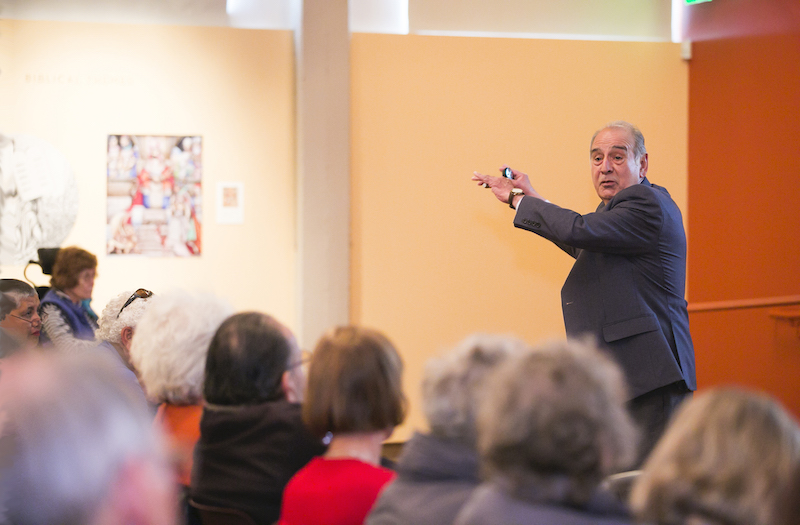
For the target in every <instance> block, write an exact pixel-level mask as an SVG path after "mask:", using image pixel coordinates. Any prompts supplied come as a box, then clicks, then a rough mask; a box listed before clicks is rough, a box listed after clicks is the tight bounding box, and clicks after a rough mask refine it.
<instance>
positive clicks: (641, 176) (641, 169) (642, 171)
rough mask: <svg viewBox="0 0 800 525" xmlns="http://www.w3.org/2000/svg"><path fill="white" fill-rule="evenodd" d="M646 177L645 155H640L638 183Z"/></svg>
mask: <svg viewBox="0 0 800 525" xmlns="http://www.w3.org/2000/svg"><path fill="white" fill-rule="evenodd" d="M646 176H647V153H645V154H644V155H642V158H641V159H639V182H642V181H643V180H644V178H645V177H646Z"/></svg>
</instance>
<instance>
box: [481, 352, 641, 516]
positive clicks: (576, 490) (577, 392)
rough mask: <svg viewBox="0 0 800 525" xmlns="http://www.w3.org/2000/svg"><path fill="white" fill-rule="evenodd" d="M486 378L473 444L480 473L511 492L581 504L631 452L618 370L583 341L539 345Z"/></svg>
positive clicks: (633, 435) (633, 431)
mask: <svg viewBox="0 0 800 525" xmlns="http://www.w3.org/2000/svg"><path fill="white" fill-rule="evenodd" d="M492 381H493V383H492V387H491V388H490V389H488V395H487V396H486V399H485V401H484V403H482V404H481V408H480V412H479V418H478V433H479V435H478V445H479V450H480V452H481V454H482V457H483V461H484V467H485V470H486V472H487V474H489V475H490V476H492V477H495V479H497V480H499V481H500V482H502V483H503V484H505V486H506V487H507V490H508V491H509V492H511V493H512V494H526V495H527V496H526V497H527V498H530V497H534V498H540V499H541V500H547V501H556V502H564V503H568V504H569V503H572V504H583V503H585V502H586V501H587V500H588V498H589V497H590V496H591V494H592V492H593V491H594V490H595V489H596V488H597V486H598V485H599V483H600V481H601V480H602V479H603V477H605V476H606V475H608V474H611V473H612V472H616V471H619V470H620V469H622V468H624V467H627V466H629V464H630V462H631V461H632V460H633V459H634V453H635V449H636V429H635V427H634V425H633V422H632V421H631V419H630V416H629V415H628V412H627V410H626V408H625V399H626V392H625V391H626V388H625V380H624V378H623V375H622V371H621V370H620V368H619V366H618V365H617V364H616V363H614V362H613V361H612V360H611V358H609V357H608V356H606V355H605V354H603V353H601V352H600V351H599V350H597V348H596V347H594V346H593V345H591V344H589V343H588V342H579V341H557V342H550V343H546V344H543V345H539V346H537V347H536V348H534V349H532V350H531V351H530V352H528V353H526V354H525V355H523V356H521V357H520V358H517V359H509V360H507V361H506V362H505V363H504V364H503V365H501V366H500V368H499V369H498V371H497V374H496V375H494V376H493V378H492Z"/></svg>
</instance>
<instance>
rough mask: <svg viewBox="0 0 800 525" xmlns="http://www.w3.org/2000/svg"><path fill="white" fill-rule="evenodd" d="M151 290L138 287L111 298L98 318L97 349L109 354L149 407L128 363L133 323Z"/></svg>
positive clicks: (148, 299) (144, 404)
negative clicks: (133, 290)
mask: <svg viewBox="0 0 800 525" xmlns="http://www.w3.org/2000/svg"><path fill="white" fill-rule="evenodd" d="M152 295H153V293H152V292H150V291H148V290H145V289H144V288H139V289H138V290H136V291H135V292H130V291H128V292H122V293H121V294H119V295H117V296H116V297H114V298H113V299H111V300H110V301H109V302H108V304H106V307H105V308H104V309H103V313H102V314H101V315H100V320H99V321H98V326H99V328H98V329H97V333H96V335H97V340H98V341H100V344H99V345H98V346H97V350H98V351H99V352H100V353H102V354H106V355H108V356H109V357H111V362H112V363H114V364H115V368H116V370H117V372H118V373H119V376H120V379H121V380H122V381H124V382H126V383H129V384H130V385H131V386H133V387H134V392H136V393H137V397H138V398H139V401H140V402H141V403H142V406H144V407H147V408H148V410H151V407H150V405H149V404H148V403H147V400H146V399H145V395H144V390H143V389H142V386H141V384H140V383H139V378H138V377H137V376H136V371H135V370H134V368H133V364H131V355H130V351H131V344H132V343H133V333H134V331H135V330H136V325H137V324H139V320H140V319H141V318H142V316H143V315H144V312H145V310H147V307H148V305H149V304H150V299H151V297H152Z"/></svg>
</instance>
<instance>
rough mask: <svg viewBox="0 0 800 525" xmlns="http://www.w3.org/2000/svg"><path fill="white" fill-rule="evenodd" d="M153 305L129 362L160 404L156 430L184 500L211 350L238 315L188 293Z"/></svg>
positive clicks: (161, 297) (141, 323) (218, 301)
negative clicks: (213, 340) (164, 442)
mask: <svg viewBox="0 0 800 525" xmlns="http://www.w3.org/2000/svg"><path fill="white" fill-rule="evenodd" d="M134 302H138V300H137V301H134ZM148 302H149V304H148V306H147V310H145V312H144V315H142V318H141V319H140V320H139V323H138V324H137V326H136V333H135V334H134V336H133V342H132V343H131V348H130V358H131V363H133V367H134V369H135V370H136V371H137V372H138V373H139V378H140V380H141V382H142V386H144V389H145V392H146V393H147V398H148V400H149V401H150V402H152V403H156V404H158V412H157V413H156V417H155V424H156V425H157V426H160V427H162V428H163V429H164V431H165V433H166V435H167V444H168V446H169V448H170V454H171V457H172V460H173V462H174V464H175V467H176V471H177V472H176V473H177V479H178V483H180V485H181V491H182V492H181V493H182V497H185V496H186V494H188V490H189V484H190V482H191V477H192V453H193V451H194V446H195V443H197V440H198V439H199V437H200V416H201V415H202V413H203V373H204V370H205V365H206V355H207V354H208V345H209V343H210V342H211V338H212V337H214V332H216V331H217V328H218V327H219V325H221V324H222V322H223V321H224V320H225V319H227V318H228V317H229V316H230V315H231V314H232V313H233V309H232V308H231V307H230V305H228V303H227V302H225V301H223V300H221V299H219V298H217V297H215V296H214V295H211V294H199V293H189V292H185V291H183V290H174V291H171V292H167V293H165V294H159V295H154V296H153V297H152V299H150V300H149V301H148ZM131 304H133V303H131ZM128 308H130V305H129V306H128Z"/></svg>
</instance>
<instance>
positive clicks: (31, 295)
mask: <svg viewBox="0 0 800 525" xmlns="http://www.w3.org/2000/svg"><path fill="white" fill-rule="evenodd" d="M0 293H2V294H3V295H2V297H3V304H2V309H0V357H7V356H9V355H11V354H13V353H14V352H16V351H17V350H19V349H21V348H32V347H35V346H36V345H37V344H38V343H39V331H40V329H41V327H42V320H41V319H40V318H39V313H38V308H39V296H38V295H36V290H34V289H33V287H31V286H30V285H29V284H28V283H25V282H23V281H18V280H17V279H0Z"/></svg>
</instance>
